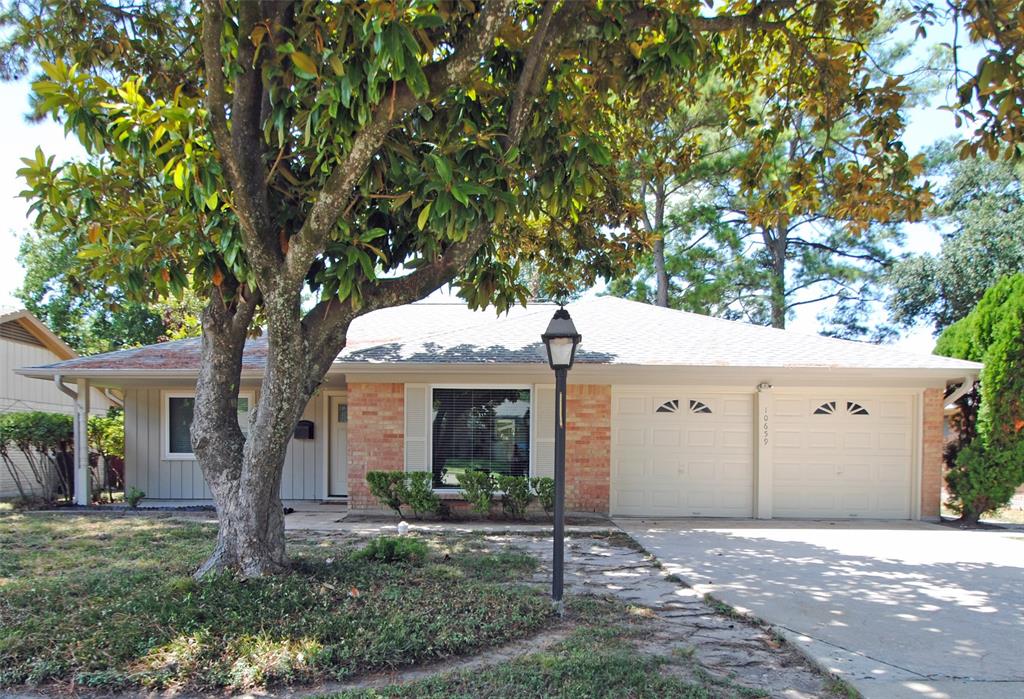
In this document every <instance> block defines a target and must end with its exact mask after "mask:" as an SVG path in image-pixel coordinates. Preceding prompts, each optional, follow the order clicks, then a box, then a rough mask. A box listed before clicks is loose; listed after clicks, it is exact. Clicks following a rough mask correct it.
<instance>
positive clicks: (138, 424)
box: [124, 388, 327, 500]
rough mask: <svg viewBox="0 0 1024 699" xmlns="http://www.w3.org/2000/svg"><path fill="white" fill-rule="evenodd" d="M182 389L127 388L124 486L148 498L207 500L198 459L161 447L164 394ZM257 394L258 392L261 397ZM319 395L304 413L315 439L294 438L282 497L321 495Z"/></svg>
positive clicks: (322, 428) (287, 455)
mask: <svg viewBox="0 0 1024 699" xmlns="http://www.w3.org/2000/svg"><path fill="white" fill-rule="evenodd" d="M164 390H170V391H174V390H181V389H180V388H177V389H175V388H129V389H127V390H126V391H125V413H124V419H125V425H124V427H125V466H124V468H125V485H126V486H127V487H131V486H135V487H136V488H138V489H139V490H141V491H143V492H144V493H145V494H146V498H147V499H148V500H209V499H210V498H211V494H210V489H209V487H208V486H207V485H206V481H205V480H204V478H203V474H202V470H201V469H200V468H199V462H198V461H196V460H195V459H171V460H169V459H164V458H162V445H161V439H162V436H161V420H162V419H163V416H162V405H161V401H162V396H161V393H162V391H164ZM258 400H259V396H258V395H257V401H258ZM322 400H323V399H322V397H321V396H315V397H314V398H313V399H312V400H311V401H310V402H309V405H307V406H306V410H305V411H304V412H303V415H302V419H303V420H311V421H312V422H313V424H314V425H315V427H314V437H315V439H301V440H295V439H293V440H291V442H290V443H289V444H288V450H287V452H286V453H285V463H284V472H283V473H282V476H281V498H282V499H284V500H319V499H322V498H323V493H322V492H321V491H322V490H323V485H322V484H323V463H322V462H323V451H324V450H323V444H322V442H321V440H323V439H325V438H326V434H325V431H326V429H327V426H326V425H324V424H322V420H321V419H320V415H319V411H318V410H317V406H318V405H320V403H321V401H322Z"/></svg>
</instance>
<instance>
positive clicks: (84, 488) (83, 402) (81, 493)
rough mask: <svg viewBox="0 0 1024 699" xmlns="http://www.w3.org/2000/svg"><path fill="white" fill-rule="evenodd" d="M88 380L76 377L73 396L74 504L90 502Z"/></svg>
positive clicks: (87, 503)
mask: <svg viewBox="0 0 1024 699" xmlns="http://www.w3.org/2000/svg"><path fill="white" fill-rule="evenodd" d="M88 421H89V380H88V379H78V395H77V396H76V397H75V504H76V505H89V504H91V503H92V483H91V482H90V480H91V479H90V473H89V440H88V424H89V422H88Z"/></svg>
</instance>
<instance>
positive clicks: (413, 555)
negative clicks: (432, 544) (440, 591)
mask: <svg viewBox="0 0 1024 699" xmlns="http://www.w3.org/2000/svg"><path fill="white" fill-rule="evenodd" d="M354 555H355V558H356V559H357V560H361V561H366V560H370V561H378V562H380V563H409V564H411V565H420V564H421V563H423V562H424V561H425V560H426V558H427V545H426V544H425V543H423V542H422V541H420V540H419V539H415V538H413V537H409V536H378V537H377V538H376V539H371V540H370V543H368V544H367V545H366V546H364V547H363V548H361V549H359V550H358V551H356V553H355V554H354Z"/></svg>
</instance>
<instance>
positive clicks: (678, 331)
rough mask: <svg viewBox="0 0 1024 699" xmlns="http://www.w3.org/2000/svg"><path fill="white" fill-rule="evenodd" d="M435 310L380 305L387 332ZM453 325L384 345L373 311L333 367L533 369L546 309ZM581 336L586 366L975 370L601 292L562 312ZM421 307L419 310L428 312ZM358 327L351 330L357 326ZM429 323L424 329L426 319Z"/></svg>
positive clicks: (481, 316)
mask: <svg viewBox="0 0 1024 699" xmlns="http://www.w3.org/2000/svg"><path fill="white" fill-rule="evenodd" d="M437 308H438V306H434V307H433V308H431V307H430V306H429V305H426V304H424V305H420V304H413V305H410V306H400V307H397V308H393V309H389V311H390V313H391V315H390V317H388V318H387V321H388V323H389V324H390V325H392V326H393V327H395V328H402V327H406V323H409V322H412V321H413V318H414V317H416V316H419V321H420V322H421V323H422V321H423V320H424V319H426V318H429V316H430V314H433V313H437V312H438V311H437V310H434V309H437ZM457 308H459V309H460V310H461V315H455V314H453V315H451V316H448V317H446V320H448V321H449V322H452V320H454V319H455V318H457V319H458V321H459V322H458V323H457V325H458V327H451V326H448V327H445V325H444V324H442V323H440V322H439V323H437V324H436V327H441V328H443V329H440V330H436V331H434V332H432V333H428V334H425V335H422V336H419V337H415V336H412V335H411V334H408V335H406V336H405V337H404V338H395V339H393V340H390V341H385V342H364V341H361V340H362V338H363V336H364V334H366V333H367V331H368V330H369V327H368V326H370V325H371V324H375V323H377V322H378V321H379V320H384V317H383V316H380V317H378V314H377V313H374V314H372V315H370V316H367V317H366V318H365V319H363V318H361V319H359V320H358V321H356V323H353V327H352V331H351V332H350V337H353V341H352V342H350V343H349V345H348V346H347V347H346V348H345V349H344V350H343V351H342V353H341V354H340V355H339V356H338V360H337V361H338V362H339V363H342V364H351V363H387V362H409V363H427V364H437V363H444V364H451V363H455V364H463V363H466V364H480V363H493V364H505V363H509V364H519V363H543V362H544V361H546V360H545V358H544V351H543V347H542V346H541V342H540V334H541V333H542V332H543V331H544V328H545V327H546V326H547V322H548V320H549V319H550V317H551V314H552V312H553V309H554V308H555V306H554V305H553V304H531V305H530V306H528V307H527V308H521V307H519V308H515V309H513V310H512V311H510V312H509V313H508V314H507V315H503V316H496V315H495V314H494V311H493V310H492V311H482V312H477V313H472V312H469V311H467V310H466V309H465V308H464V307H461V306H459V307H457ZM567 308H568V310H569V312H570V313H571V314H572V318H573V322H574V323H575V325H576V329H577V330H578V331H579V332H580V333H581V334H582V335H583V341H582V343H581V344H580V348H579V351H578V353H577V357H576V361H577V362H580V363H584V364H586V363H592V364H619V365H642V366H736V367H816V368H852V369H876V368H877V369H902V368H905V369H965V370H973V371H976V370H977V369H979V368H980V366H981V365H979V364H976V363H974V362H965V361H962V360H959V359H949V358H947V357H939V356H936V355H929V354H923V355H919V354H915V353H910V352H905V351H901V350H897V349H895V348H893V347H890V346H885V345H874V344H868V343H863V342H852V341H849V340H837V339H835V338H829V337H823V336H821V335H810V334H805V333H800V332H795V331H792V330H778V329H775V328H765V327H762V326H758V325H750V324H748V323H742V322H737V321H730V320H723V319H720V318H711V317H709V316H703V315H700V314H697V313H687V312H685V311H677V310H673V309H668V308H660V307H657V306H651V305H649V304H644V303H637V302H634V301H627V300H625V299H620V298H615V297H611V296H601V297H593V298H587V299H583V300H580V301H578V302H575V303H571V304H569V305H568V306H567ZM428 309H429V310H428ZM364 322H365V324H366V325H365V326H361V325H357V324H359V323H364ZM428 324H429V323H428Z"/></svg>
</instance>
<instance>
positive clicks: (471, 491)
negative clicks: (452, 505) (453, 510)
mask: <svg viewBox="0 0 1024 699" xmlns="http://www.w3.org/2000/svg"><path fill="white" fill-rule="evenodd" d="M456 477H457V478H458V481H459V487H460V488H462V496H463V497H464V498H466V502H468V503H469V506H470V507H471V508H472V510H473V511H474V512H476V513H477V514H479V515H485V516H486V515H489V514H490V513H491V504H492V503H493V502H494V487H495V483H494V476H492V475H491V474H490V473H488V472H487V471H475V470H472V469H470V470H467V471H464V472H462V473H460V474H458V476H456Z"/></svg>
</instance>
